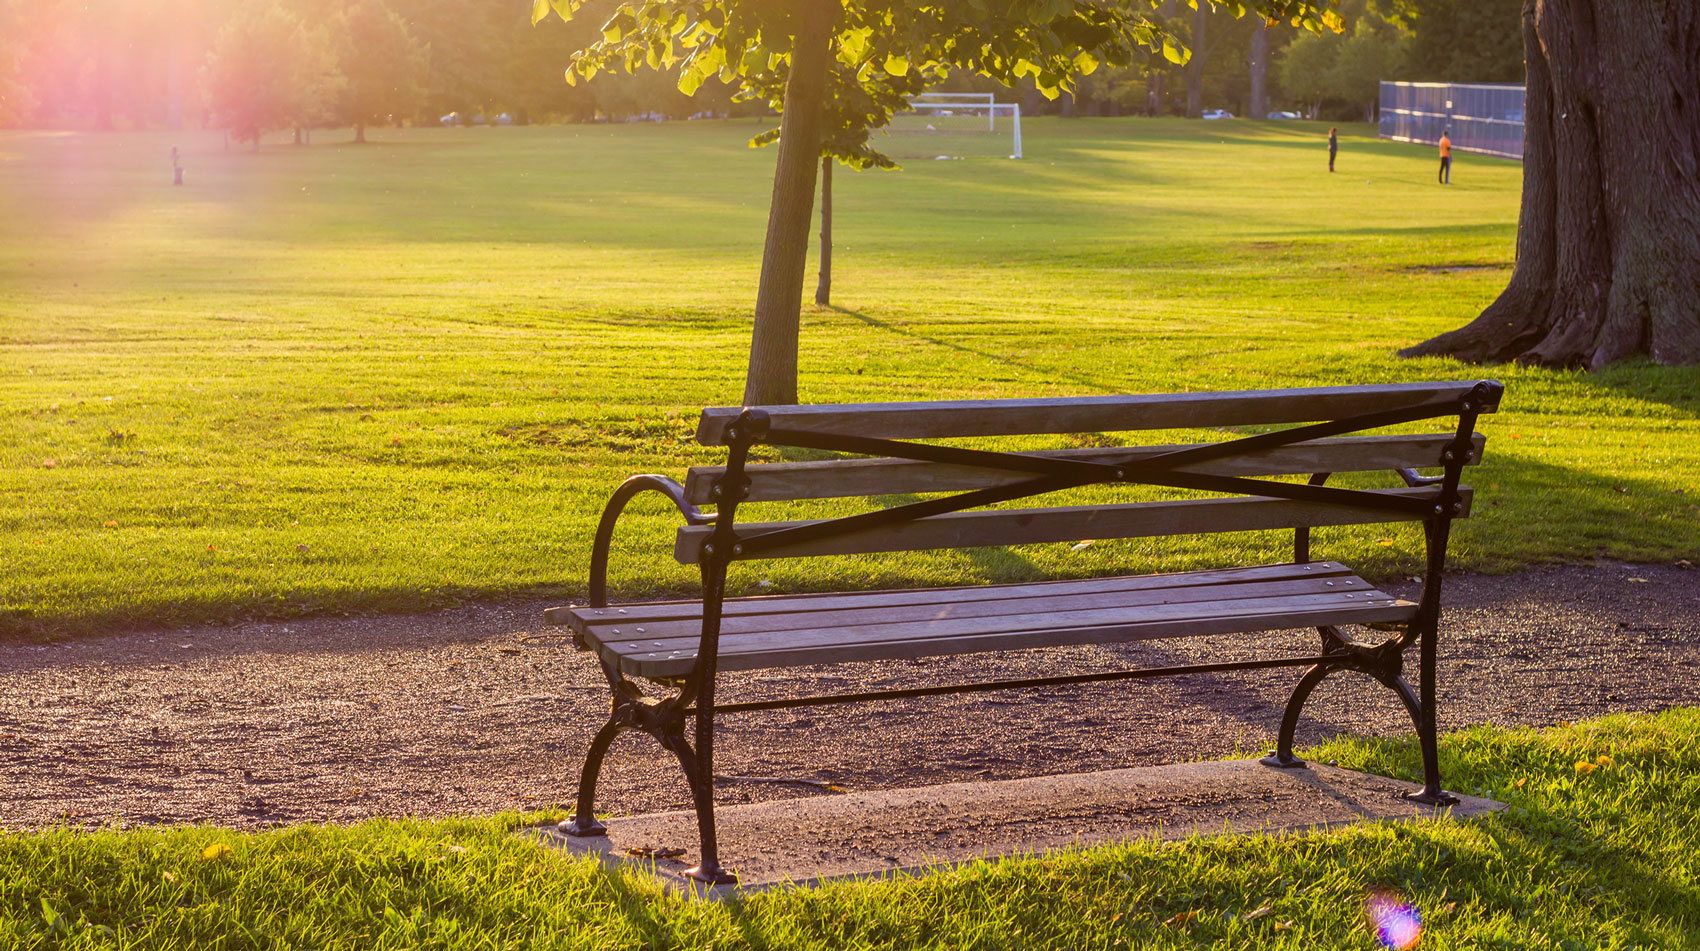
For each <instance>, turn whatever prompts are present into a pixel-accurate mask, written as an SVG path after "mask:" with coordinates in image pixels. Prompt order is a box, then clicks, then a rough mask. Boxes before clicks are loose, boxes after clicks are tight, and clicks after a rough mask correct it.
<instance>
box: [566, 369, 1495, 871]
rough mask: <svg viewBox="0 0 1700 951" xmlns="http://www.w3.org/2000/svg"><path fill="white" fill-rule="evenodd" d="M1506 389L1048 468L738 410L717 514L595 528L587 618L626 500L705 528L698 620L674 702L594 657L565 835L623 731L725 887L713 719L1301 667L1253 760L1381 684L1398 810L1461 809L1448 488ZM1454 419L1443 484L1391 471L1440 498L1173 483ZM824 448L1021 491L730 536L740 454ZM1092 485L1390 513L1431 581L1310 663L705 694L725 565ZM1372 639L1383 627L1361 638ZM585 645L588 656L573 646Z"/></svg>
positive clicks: (613, 510) (604, 594) (602, 602)
mask: <svg viewBox="0 0 1700 951" xmlns="http://www.w3.org/2000/svg"><path fill="white" fill-rule="evenodd" d="M1502 393H1503V386H1502V385H1501V384H1499V383H1498V382H1495V381H1482V382H1479V383H1476V384H1475V385H1474V386H1473V387H1472V388H1470V389H1469V390H1468V391H1467V392H1465V393H1464V394H1463V395H1461V396H1457V397H1451V398H1445V399H1437V400H1431V401H1428V402H1424V403H1422V404H1420V405H1416V406H1411V407H1406V408H1400V409H1393V410H1386V411H1380V412H1370V413H1364V414H1361V415H1354V416H1348V417H1343V418H1339V419H1335V420H1332V421H1329V422H1322V423H1314V424H1310V425H1303V426H1295V427H1292V428H1288V429H1282V430H1277V431H1273V432H1267V433H1261V434H1257V435H1251V436H1245V437H1241V438H1237V439H1231V440H1226V441H1222V442H1215V443H1203V444H1198V445H1195V446H1188V447H1185V448H1180V449H1175V450H1172V451H1169V452H1165V453H1161V454H1158V455H1155V456H1148V457H1145V458H1140V459H1132V460H1128V461H1124V462H1109V463H1103V462H1086V461H1078V460H1071V459H1058V458H1047V457H1043V456H1035V455H1029V454H1018V453H1010V452H991V451H985V450H978V449H967V448H958V447H952V446H940V445H932V444H926V443H918V442H909V441H900V440H892V439H882V438H870V437H863V436H848V435H841V434H829V433H820V432H811V431H808V430H804V429H795V428H786V427H782V426H775V425H772V422H771V420H770V418H769V414H768V413H766V412H764V411H763V410H761V409H758V408H746V409H744V410H743V411H742V412H741V413H740V414H739V415H738V416H737V418H736V419H735V420H733V421H732V422H731V423H730V424H729V425H727V426H726V427H725V429H724V432H723V433H722V434H721V442H722V444H724V445H725V446H727V447H728V450H729V453H728V462H727V466H726V471H725V474H724V476H722V477H721V478H720V479H719V480H718V482H716V484H715V485H714V488H713V493H712V494H713V496H714V498H715V500H716V502H717V506H716V508H717V511H716V512H715V513H714V514H706V513H704V512H702V511H701V510H699V509H698V508H697V507H696V506H695V505H693V504H691V502H690V501H688V499H687V497H686V494H685V490H684V487H683V486H681V485H680V484H679V483H678V482H676V481H674V480H672V479H669V478H667V477H665V476H660V475H638V476H633V477H632V478H630V479H628V480H626V481H625V482H624V483H622V484H621V485H620V487H619V488H618V489H617V490H616V491H615V492H614V494H613V497H612V498H611V499H610V500H609V501H608V504H607V506H606V507H605V509H604V510H603V513H602V518H601V521H600V522H599V524H598V525H597V530H596V539H595V543H594V546H593V548H592V552H591V561H590V585H589V595H590V605H591V606H592V607H598V608H599V607H605V606H607V605H608V591H607V573H608V555H609V547H610V545H611V543H612V539H613V534H614V528H615V525H616V523H617V522H618V520H619V518H620V515H621V513H622V512H623V511H624V510H625V508H626V505H627V503H629V502H630V501H631V500H632V498H633V497H635V496H637V495H638V494H640V493H643V492H651V491H653V492H659V493H660V494H662V495H664V496H666V497H667V498H668V499H670V500H671V501H672V502H673V503H674V505H675V506H677V508H678V510H679V512H680V514H682V515H683V516H684V519H685V521H686V523H687V524H688V525H692V526H713V528H712V531H710V533H709V534H708V537H707V538H706V540H704V541H703V542H702V545H701V552H700V558H699V566H700V569H701V573H702V601H703V620H702V634H701V640H700V644H699V647H698V652H697V662H696V665H695V667H694V668H693V670H692V671H691V673H690V674H689V675H688V676H687V677H685V678H684V680H683V683H682V684H679V685H678V687H677V690H676V691H675V692H674V693H672V694H670V695H668V696H665V697H659V698H656V697H650V696H647V695H645V694H644V692H643V690H642V689H641V688H640V687H638V685H637V684H635V683H633V682H632V681H631V680H630V679H628V678H627V677H626V676H625V675H624V674H623V673H622V672H621V671H620V669H619V668H618V666H617V665H616V664H614V663H611V662H610V660H609V658H608V657H607V656H606V655H605V654H601V653H599V661H600V663H601V667H602V671H603V673H604V675H605V676H606V677H607V680H608V684H609V688H610V690H611V691H612V694H613V700H612V711H611V713H610V715H609V718H608V721H607V723H606V724H605V725H604V726H603V727H602V728H601V729H600V730H599V731H598V732H597V734H596V736H595V738H594V739H593V740H592V741H591V744H590V749H589V751H588V752H587V754H586V756H585V762H584V767H583V771H582V773H581V776H580V780H579V787H578V797H577V809H576V812H575V813H574V815H573V816H572V817H571V818H570V819H569V820H568V821H567V822H564V823H562V824H561V829H562V831H563V832H565V833H566V834H568V835H572V836H600V835H606V834H607V827H606V826H604V825H603V824H602V823H600V822H598V821H597V820H596V818H595V813H594V807H595V797H596V783H597V777H598V774H599V772H600V769H601V765H602V760H603V758H604V757H605V756H606V754H607V752H608V749H609V746H610V745H611V744H612V743H613V742H614V740H615V739H616V738H617V737H618V736H619V735H620V734H621V733H624V732H626V731H627V730H638V731H641V732H643V733H646V734H648V735H650V736H651V737H653V738H654V739H655V740H656V741H657V742H658V743H659V744H660V745H661V746H662V747H663V748H664V749H666V750H669V751H670V752H672V753H673V755H674V756H676V757H677V758H678V760H679V764H680V766H681V767H682V768H683V771H684V775H685V780H686V782H687V784H688V785H689V787H690V792H691V798H692V801H693V804H694V806H695V810H696V815H697V824H698V831H699V833H700V836H701V846H702V851H701V859H700V864H698V865H696V866H694V867H692V868H690V869H688V870H687V871H686V872H685V875H686V876H687V877H688V878H691V879H694V880H696V881H698V882H702V883H705V884H709V885H721V884H729V883H733V882H736V880H737V879H736V876H734V875H732V874H731V873H730V872H728V871H727V870H726V869H724V868H722V867H721V864H720V861H719V852H718V847H717V844H716V841H715V822H714V774H713V762H714V753H713V749H714V747H713V744H714V717H715V715H716V714H723V713H741V712H747V711H755V710H774V709H781V708H788V707H805V706H821V705H826V704H837V703H855V702H864V701H875V700H895V699H901V698H909V697H923V696H932V695H937V694H950V693H965V692H978V691H985V690H1002V689H1013V688H1022V687H1039V686H1051V685H1060V684H1080V683H1099V682H1105V681H1113V680H1126V679H1141V678H1149V677H1163V676H1173V675H1177V674H1196V673H1215V672H1222V671H1232V670H1257V669H1267V668H1274V667H1307V668H1308V669H1307V670H1306V671H1305V672H1304V674H1303V675H1302V676H1301V677H1300V679H1299V682H1298V684H1297V685H1296V686H1295V687H1294V689H1293V693H1292V695H1291V697H1290V699H1289V700H1288V702H1287V705H1286V708H1285V710H1284V712H1283V714H1282V717H1281V727H1280V733H1279V739H1278V742H1277V745H1276V748H1275V749H1274V750H1273V751H1271V753H1270V755H1269V756H1267V757H1265V759H1264V760H1263V762H1264V763H1266V764H1268V765H1270V766H1274V767H1279V768H1289V769H1290V768H1300V767H1303V766H1304V765H1305V763H1304V762H1303V761H1302V760H1299V759H1297V758H1296V757H1294V756H1293V739H1294V733H1295V730H1296V728H1297V726H1298V719H1299V713H1300V711H1301V710H1302V709H1303V707H1304V704H1305V701H1306V700H1307V699H1308V698H1309V697H1310V694H1311V692H1312V691H1313V690H1315V688H1316V687H1317V685H1318V684H1320V683H1321V682H1322V681H1323V680H1324V679H1325V678H1327V677H1328V676H1329V675H1330V674H1333V673H1336V672H1339V671H1346V670H1350V671H1357V672H1360V673H1364V674H1367V675H1369V676H1370V677H1372V678H1374V679H1375V680H1376V681H1378V682H1380V683H1381V684H1383V685H1385V686H1387V687H1388V688H1389V689H1391V690H1392V691H1393V692H1394V693H1395V694H1396V695H1397V696H1398V698H1399V700H1400V702H1401V703H1402V704H1403V705H1404V707H1405V709H1406V711H1407V712H1408V713H1409V714H1410V717H1411V720H1412V722H1413V723H1414V725H1415V727H1416V731H1417V735H1418V737H1419V742H1420V745H1421V749H1422V758H1423V788H1422V789H1421V790H1419V791H1416V792H1413V793H1411V794H1409V795H1408V796H1407V798H1409V799H1411V800H1413V801H1415V802H1419V803H1424V804H1428V805H1432V806H1444V805H1450V804H1454V803H1456V802H1457V801H1458V799H1457V797H1456V796H1453V795H1452V794H1450V793H1448V792H1446V791H1445V790H1444V789H1443V788H1442V787H1441V779H1440V764H1439V759H1438V754H1437V733H1436V726H1435V660H1436V651H1437V640H1438V631H1439V621H1440V592H1441V580H1442V575H1443V573H1444V569H1445V562H1446V547H1447V541H1448V538H1449V536H1450V532H1451V526H1452V520H1453V519H1454V518H1455V517H1457V516H1458V515H1460V514H1461V513H1462V503H1461V499H1460V494H1459V486H1460V481H1461V478H1462V473H1463V469H1464V466H1465V464H1466V463H1467V461H1468V460H1469V457H1470V454H1471V439H1472V436H1473V434H1474V432H1475V425H1476V419H1477V416H1478V414H1479V413H1481V412H1484V411H1487V412H1491V411H1493V409H1495V408H1496V407H1497V405H1498V403H1499V399H1500V396H1501V394H1502ZM1450 416H1456V417H1457V420H1458V422H1457V427H1456V430H1455V434H1454V436H1453V439H1452V441H1451V442H1450V443H1449V444H1448V446H1447V448H1446V449H1445V450H1444V452H1443V453H1442V457H1441V458H1442V474H1441V475H1440V476H1437V477H1423V476H1420V475H1418V474H1417V472H1416V471H1415V470H1414V469H1400V470H1397V471H1398V473H1399V475H1400V476H1401V477H1402V478H1403V480H1404V482H1405V483H1406V485H1407V486H1410V487H1418V486H1439V487H1440V489H1439V494H1438V495H1437V496H1435V497H1433V498H1431V499H1416V498H1409V497H1397V496H1387V495H1381V494H1377V493H1374V492H1371V491H1368V490H1359V489H1344V488H1338V487H1333V486H1328V485H1325V484H1324V483H1325V482H1326V480H1327V479H1328V477H1329V476H1330V473H1326V472H1323V473H1316V474H1313V475H1312V476H1311V478H1310V479H1309V481H1308V482H1307V483H1293V482H1278V481H1273V480H1268V479H1251V478H1243V477H1236V476H1220V475H1208V474H1199V473H1195V472H1181V471H1178V469H1179V468H1180V467H1182V466H1186V465H1195V464H1197V463H1200V462H1204V461H1207V460H1211V459H1219V458H1223V457H1228V456H1233V455H1238V454H1243V453H1248V452H1253V451H1257V450H1263V449H1271V448H1275V447H1280V446H1287V445H1291V444H1293V443H1297V442H1301V441H1304V440H1311V439H1321V438H1325V437H1329V436H1339V435H1344V434H1349V433H1357V432H1361V431H1364V430H1369V429H1376V428H1380V427H1385V426H1393V425H1398V424H1401V423H1409V422H1416V421H1420V420H1426V419H1435V418H1440V417H1450ZM758 443H759V444H766V445H771V446H787V447H797V448H807V449H819V450H828V451H834V452H843V453H851V454H857V455H870V456H884V457H891V458H898V459H911V460H918V461H925V462H935V463H946V464H955V465H967V466H974V467H980V468H985V469H1003V470H1009V471H1014V472H1021V473H1027V474H1030V475H1031V478H1028V479H1023V480H1021V481H1019V482H1015V483H1011V484H1007V485H1002V486H993V487H990V488H983V489H976V490H972V491H966V492H960V493H957V494H954V495H949V496H945V497H942V498H935V499H929V500H926V501H920V502H913V503H909V504H904V505H897V506H893V507H891V508H886V509H881V510H877V511H871V512H865V513H861V514H857V515H850V516H845V517H842V518H835V519H830V520H825V521H820V522H814V523H809V524H804V525H799V526H795V527H789V528H784V529H780V530H777V531H772V532H768V533H764V534H759V535H755V536H746V537H740V536H739V535H738V533H737V531H736V530H735V528H734V525H735V519H736V515H737V509H738V505H739V503H740V502H742V501H743V500H744V499H745V498H747V497H748V495H749V489H750V479H749V477H748V476H747V475H746V466H747V464H748V461H749V460H748V457H749V452H750V449H751V447H752V446H754V445H756V444H758ZM1103 483H1130V484H1141V485H1152V486H1165V487H1172V488H1182V489H1196V490H1205V491H1212V492H1223V493H1233V494H1239V495H1252V496H1260V497H1265V498H1277V499H1294V500H1300V501H1313V502H1323V503H1331V504H1345V505H1351V506H1357V507H1363V508H1374V509H1386V510H1390V511H1394V512H1398V513H1401V514H1403V515H1405V516H1407V517H1413V518H1418V519H1420V520H1421V521H1422V523H1423V528H1424V541H1425V546H1426V571H1425V574H1424V577H1423V583H1422V592H1421V594H1420V596H1419V598H1418V608H1417V611H1416V613H1415V615H1414V616H1413V617H1412V618H1411V619H1410V621H1409V622H1408V623H1403V624H1397V625H1386V626H1385V627H1390V628H1394V629H1397V634H1396V636H1393V637H1390V638H1388V639H1387V640H1385V641H1383V642H1382V643H1380V644H1375V645H1364V644H1359V643H1355V642H1353V641H1352V640H1351V639H1350V638H1349V637H1347V636H1346V635H1345V634H1343V633H1342V632H1341V631H1340V630H1339V629H1338V628H1337V627H1334V626H1323V627H1320V628H1318V630H1319V632H1320V634H1321V651H1320V653H1318V654H1316V655H1311V656H1302V657H1280V658H1272V659H1265V660H1251V661H1237V662H1223V663H1210V664H1188V665H1177V666H1168V667H1156V668H1142V669H1136V670H1122V671H1114V672H1109V673H1093V674H1079V675H1065V676H1055V677H1040V678H1026V679H1011V680H993V681H987V682H980V683H965V684H954V685H945V686H937V687H923V688H915V689H906V690H879V691H867V692H860V693H848V694H832V695H824V696H811V697H792V698H784V699H778V700H763V701H754V702H746V703H729V704H716V703H715V697H714V688H715V679H716V677H715V675H716V662H717V654H718V645H719V637H720V627H721V615H722V608H723V604H724V601H725V595H726V576H727V569H728V567H729V565H730V564H731V563H732V562H734V561H739V560H744V559H751V558H760V557H762V554H763V552H769V551H773V550H775V549H778V548H781V547H784V546H788V545H795V544H798V543H800V542H804V541H812V540H817V539H822V538H827V537H831V536H834V535H842V534H845V533H848V532H853V531H859V530H864V529H868V528H875V527H880V526H887V525H893V524H896V523H899V522H904V521H911V520H915V519H921V518H927V517H929V516H934V515H942V514H945V513H949V512H958V511H962V510H964V509H969V508H975V507H979V506H986V505H993V504H996V503H999V502H1007V501H1012V500H1015V499H1020V498H1024V497H1028V496H1033V495H1039V494H1042V493H1048V492H1054V491H1058V490H1061V489H1067V488H1074V487H1079V486H1087V485H1094V484H1103ZM1309 548H1310V538H1309V529H1308V528H1298V529H1296V530H1295V537H1294V560H1295V561H1296V562H1308V561H1309V560H1310V551H1309ZM1369 626H1378V625H1369ZM1412 643H1416V644H1417V645H1418V650H1419V676H1418V685H1417V687H1416V689H1415V690H1413V689H1412V687H1411V686H1410V685H1409V684H1408V683H1407V682H1406V681H1405V679H1404V676H1403V666H1404V651H1405V649H1406V648H1407V647H1409V646H1410V645H1411V644H1412ZM580 646H586V645H584V644H583V643H582V641H581V642H580ZM687 719H694V721H695V734H696V736H695V743H694V744H693V743H692V742H691V740H690V739H688V738H687V736H686V721H687Z"/></svg>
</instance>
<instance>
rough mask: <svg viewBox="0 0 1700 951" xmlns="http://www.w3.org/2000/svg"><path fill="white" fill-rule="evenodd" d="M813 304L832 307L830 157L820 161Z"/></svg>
mask: <svg viewBox="0 0 1700 951" xmlns="http://www.w3.org/2000/svg"><path fill="white" fill-rule="evenodd" d="M815 303H817V304H819V305H821V306H822V307H829V306H831V305H832V157H831V156H825V157H823V158H822V159H821V160H820V280H819V281H817V282H816V283H815Z"/></svg>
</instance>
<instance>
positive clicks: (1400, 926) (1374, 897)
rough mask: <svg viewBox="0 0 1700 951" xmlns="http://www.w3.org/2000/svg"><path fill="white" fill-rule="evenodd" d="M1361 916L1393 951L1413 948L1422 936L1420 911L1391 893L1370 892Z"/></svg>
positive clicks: (1379, 938)
mask: <svg viewBox="0 0 1700 951" xmlns="http://www.w3.org/2000/svg"><path fill="white" fill-rule="evenodd" d="M1364 917H1366V918H1368V919H1369V925H1370V929H1371V930H1373V931H1374V932H1375V937H1376V938H1377V939H1378V940H1379V941H1380V942H1381V943H1382V944H1383V945H1385V946H1386V947H1389V948H1392V949H1394V951H1404V949H1406V948H1411V947H1415V946H1416V943H1417V939H1419V938H1421V937H1422V936H1423V916H1422V913H1421V912H1419V911H1417V909H1416V907H1415V906H1413V905H1411V904H1410V903H1409V902H1407V901H1405V900H1404V899H1403V898H1400V897H1399V896H1398V895H1395V894H1393V893H1392V892H1372V893H1371V894H1370V896H1369V897H1368V898H1365V899H1364Z"/></svg>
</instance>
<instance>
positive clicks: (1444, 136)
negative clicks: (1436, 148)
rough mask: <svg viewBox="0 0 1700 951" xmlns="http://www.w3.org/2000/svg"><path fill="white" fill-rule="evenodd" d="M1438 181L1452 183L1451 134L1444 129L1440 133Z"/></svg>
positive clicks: (1445, 183) (1443, 183) (1444, 183)
mask: <svg viewBox="0 0 1700 951" xmlns="http://www.w3.org/2000/svg"><path fill="white" fill-rule="evenodd" d="M1440 183H1441V184H1442V185H1450V184H1452V136H1451V135H1450V134H1449V133H1447V132H1444V131H1443V132H1441V133H1440Z"/></svg>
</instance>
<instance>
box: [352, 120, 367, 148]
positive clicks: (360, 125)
mask: <svg viewBox="0 0 1700 951" xmlns="http://www.w3.org/2000/svg"><path fill="white" fill-rule="evenodd" d="M354 141H355V143H356V144H359V145H364V144H365V142H366V123H364V122H362V121H360V120H358V119H357V120H355V122H354Z"/></svg>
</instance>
